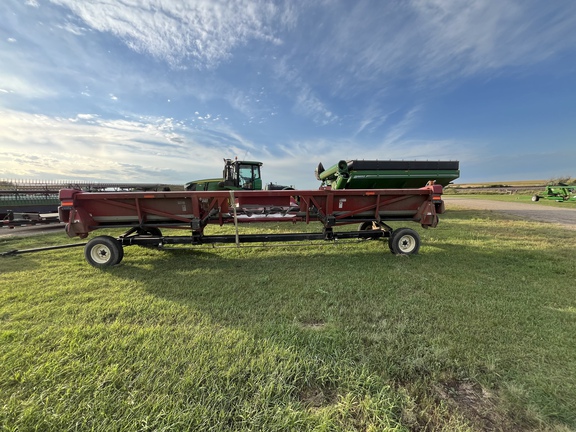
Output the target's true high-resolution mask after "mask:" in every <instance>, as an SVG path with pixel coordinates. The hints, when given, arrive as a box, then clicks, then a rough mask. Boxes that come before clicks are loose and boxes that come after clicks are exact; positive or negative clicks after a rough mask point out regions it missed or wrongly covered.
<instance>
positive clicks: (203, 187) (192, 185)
mask: <svg viewBox="0 0 576 432" xmlns="http://www.w3.org/2000/svg"><path fill="white" fill-rule="evenodd" d="M261 166H262V162H256V161H239V160H237V159H234V160H232V159H224V173H223V178H212V179H204V180H194V181H191V182H189V183H186V184H185V185H184V189H185V190H189V191H219V190H262V189H266V190H294V187H293V186H283V185H279V184H276V183H269V184H267V185H266V187H265V188H263V187H262V177H261V176H260V167H261Z"/></svg>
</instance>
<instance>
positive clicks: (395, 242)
mask: <svg viewBox="0 0 576 432" xmlns="http://www.w3.org/2000/svg"><path fill="white" fill-rule="evenodd" d="M388 246H389V247H390V250H391V251H392V253H393V254H394V255H414V254H417V253H418V251H419V250H420V236H419V235H418V233H417V232H416V231H414V230H413V229H410V228H399V229H397V230H394V231H393V232H392V235H391V236H390V238H389V240H388Z"/></svg>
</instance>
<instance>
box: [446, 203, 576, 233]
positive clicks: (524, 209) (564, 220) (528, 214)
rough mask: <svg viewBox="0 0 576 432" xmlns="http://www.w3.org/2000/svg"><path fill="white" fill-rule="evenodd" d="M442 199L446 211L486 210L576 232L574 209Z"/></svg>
mask: <svg viewBox="0 0 576 432" xmlns="http://www.w3.org/2000/svg"><path fill="white" fill-rule="evenodd" d="M442 198H443V199H444V202H445V203H446V209H447V210H448V211H450V209H453V208H462V209H471V210H488V211H493V212H495V213H502V214H507V215H511V216H514V217H518V218H521V219H530V220H535V221H539V222H548V223H555V224H560V225H562V226H564V227H566V228H568V229H573V230H576V209H573V208H558V207H548V206H544V205H541V204H537V203H534V204H528V203H515V202H506V201H492V200H482V199H470V198H458V197H447V196H444V197H442Z"/></svg>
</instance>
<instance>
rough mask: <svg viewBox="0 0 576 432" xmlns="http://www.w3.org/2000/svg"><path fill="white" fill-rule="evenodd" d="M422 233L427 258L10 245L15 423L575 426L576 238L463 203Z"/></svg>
mask: <svg viewBox="0 0 576 432" xmlns="http://www.w3.org/2000/svg"><path fill="white" fill-rule="evenodd" d="M288 225H289V224H288ZM402 225H406V224H402ZM410 225H411V224H408V225H407V226H410ZM412 225H415V224H412ZM395 226H396V227H397V226H398V225H395ZM411 227H412V228H414V227H413V226H411ZM256 228H257V227H255V228H254V229H256ZM290 228H292V225H289V226H286V227H285V226H282V229H290ZM295 228H300V227H299V226H298V225H297V226H295V227H294V228H292V229H295ZM275 229H276V228H275ZM419 232H420V234H421V236H422V242H423V245H422V248H421V251H420V254H419V255H416V256H409V257H406V256H394V255H392V254H390V252H389V250H388V247H387V245H386V244H384V243H382V242H380V241H364V242H350V243H342V244H337V245H330V246H311V247H302V248H298V247H283V246H282V247H278V248H263V247H257V248H241V249H236V248H226V249H211V248H206V249H197V250H189V249H188V250H184V249H180V250H154V249H147V248H139V247H129V248H127V249H126V253H125V258H124V261H123V262H122V263H121V264H120V265H119V266H117V267H114V268H111V269H109V270H105V271H102V270H96V269H94V268H92V267H90V266H89V265H88V264H87V263H86V262H85V261H84V259H83V256H82V249H81V248H75V249H67V250H59V251H54V252H49V253H47V252H44V253H38V254H30V255H21V256H17V257H5V258H0V280H1V284H0V341H1V342H0V345H1V347H2V350H1V351H0V407H1V408H0V427H1V428H2V430H4V431H17V430H18V431H27V430H42V431H67V430H97V431H109V430H155V431H162V430H211V431H230V430H234V431H249V430H250V431H255V430H262V431H284V430H289V431H292V430H303V431H304V430H306V431H309V430H310V431H311V430H314V431H352V430H362V431H384V430H397V431H403V430H413V431H419V430H446V431H458V430H460V431H475V430H505V431H514V430H517V431H525V430H551V431H569V430H574V429H576V361H575V359H576V345H575V344H574V335H575V334H576V291H575V290H574V280H575V279H576V258H575V255H574V246H575V245H576V232H568V231H561V230H559V229H558V228H557V227H554V226H551V225H545V224H538V223H534V222H527V221H515V220H511V219H509V218H505V219H499V218H498V217H497V216H495V215H492V214H488V215H486V214H481V213H478V212H468V211H463V210H458V211H456V210H454V211H450V212H449V213H448V214H446V215H445V216H444V217H443V218H442V220H441V223H440V225H439V226H438V228H436V229H431V230H421V229H420V230H419ZM102 234H104V233H102ZM65 242H69V239H67V238H65V236H64V235H63V234H53V235H47V236H41V237H33V238H26V239H24V238H22V239H10V240H6V239H1V240H0V251H6V250H9V249H14V248H25V247H32V246H37V245H45V244H55V243H65Z"/></svg>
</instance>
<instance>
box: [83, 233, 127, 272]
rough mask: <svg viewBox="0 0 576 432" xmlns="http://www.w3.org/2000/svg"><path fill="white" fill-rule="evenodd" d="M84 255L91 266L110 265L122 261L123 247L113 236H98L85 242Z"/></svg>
mask: <svg viewBox="0 0 576 432" xmlns="http://www.w3.org/2000/svg"><path fill="white" fill-rule="evenodd" d="M84 257H85V258H86V261H88V263H89V264H90V265H91V266H93V267H96V268H101V267H111V266H114V265H116V264H118V263H119V262H120V261H122V258H124V249H123V248H122V244H121V243H120V242H119V241H118V240H116V239H115V238H114V237H110V236H98V237H95V238H93V239H92V240H90V241H89V242H88V243H87V244H86V246H85V248H84Z"/></svg>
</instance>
